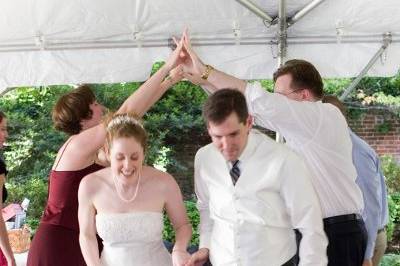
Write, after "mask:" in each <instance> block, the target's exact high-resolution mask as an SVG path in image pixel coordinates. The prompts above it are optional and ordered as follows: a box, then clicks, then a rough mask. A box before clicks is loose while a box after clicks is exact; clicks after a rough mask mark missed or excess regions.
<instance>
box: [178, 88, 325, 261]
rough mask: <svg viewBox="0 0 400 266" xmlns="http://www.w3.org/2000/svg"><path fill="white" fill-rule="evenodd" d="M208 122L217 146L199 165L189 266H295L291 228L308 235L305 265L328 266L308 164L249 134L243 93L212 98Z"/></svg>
mask: <svg viewBox="0 0 400 266" xmlns="http://www.w3.org/2000/svg"><path fill="white" fill-rule="evenodd" d="M203 117H204V119H205V122H206V124H207V128H208V133H209V135H210V136H211V139H212V143H211V144H209V145H207V146H205V147H203V148H201V149H200V150H199V151H198V152H197V154H196V157H195V191H196V195H197V198H198V202H197V205H198V209H199V211H200V225H199V232H200V246H199V248H200V249H199V251H197V252H196V253H194V254H193V255H192V257H191V259H190V260H189V262H188V263H187V264H186V265H187V266H197V265H203V263H204V262H205V261H206V260H207V259H208V258H210V260H211V263H212V264H213V265H214V266H218V265H230V266H236V265H237V266H238V265H242V266H250V265H251V266H258V265H259V266H264V265H271V266H280V265H285V266H288V265H296V264H295V263H296V262H295V253H296V241H295V234H294V231H293V228H297V229H298V230H300V232H301V233H302V234H303V240H302V241H301V245H300V265H326V264H327V258H326V246H327V239H326V236H325V233H324V230H323V225H322V215H321V209H320V205H319V203H318V199H317V197H316V194H315V191H314V189H313V187H312V185H311V182H310V180H309V172H308V170H307V168H306V167H305V164H304V162H303V160H302V159H301V158H300V157H298V156H297V155H296V154H295V153H294V152H292V151H290V150H289V149H288V148H286V147H285V146H284V145H282V144H279V143H275V142H274V141H273V140H271V139H270V138H268V137H266V136H265V135H263V134H261V133H259V132H257V131H254V130H251V127H252V117H251V116H249V113H248V110H247V106H246V100H245V98H244V96H243V94H242V93H240V92H239V91H235V90H231V89H223V90H219V91H217V92H216V93H214V94H213V95H212V96H210V97H209V98H208V100H207V101H206V103H205V105H204V109H203Z"/></svg>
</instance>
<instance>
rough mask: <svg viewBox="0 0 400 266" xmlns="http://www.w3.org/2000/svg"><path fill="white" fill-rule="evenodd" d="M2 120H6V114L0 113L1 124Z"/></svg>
mask: <svg viewBox="0 0 400 266" xmlns="http://www.w3.org/2000/svg"><path fill="white" fill-rule="evenodd" d="M4 118H7V116H6V114H5V113H3V112H2V111H0V123H1V122H3V119H4Z"/></svg>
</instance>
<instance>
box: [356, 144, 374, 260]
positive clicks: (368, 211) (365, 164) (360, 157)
mask: <svg viewBox="0 0 400 266" xmlns="http://www.w3.org/2000/svg"><path fill="white" fill-rule="evenodd" d="M377 160H378V158H376V157H375V156H372V154H366V153H361V152H357V150H355V151H354V153H353V163H354V165H355V166H356V169H357V179H356V183H357V184H358V185H359V187H360V189H361V191H362V194H363V198H364V205H365V207H364V210H363V213H362V216H363V219H364V222H365V227H366V229H367V234H368V242H367V249H366V251H365V256H364V258H365V259H371V258H372V256H373V253H374V248H375V240H376V236H377V234H378V229H379V228H378V227H379V222H380V217H381V216H380V208H381V207H380V198H381V191H380V179H379V178H380V176H379V175H380V172H379V164H378V163H377Z"/></svg>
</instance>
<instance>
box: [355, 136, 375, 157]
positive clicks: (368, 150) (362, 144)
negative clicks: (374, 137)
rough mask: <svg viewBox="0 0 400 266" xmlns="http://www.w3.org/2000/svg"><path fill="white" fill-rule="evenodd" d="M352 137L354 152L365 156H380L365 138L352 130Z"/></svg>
mask: <svg viewBox="0 0 400 266" xmlns="http://www.w3.org/2000/svg"><path fill="white" fill-rule="evenodd" d="M350 139H351V142H352V144H353V153H356V154H358V155H363V156H364V157H371V158H375V157H378V155H377V154H376V152H375V150H374V149H373V148H372V147H371V146H370V145H369V144H368V143H367V142H366V141H365V140H363V139H362V138H361V137H360V136H358V135H357V134H355V133H354V132H352V131H350ZM356 159H357V158H356Z"/></svg>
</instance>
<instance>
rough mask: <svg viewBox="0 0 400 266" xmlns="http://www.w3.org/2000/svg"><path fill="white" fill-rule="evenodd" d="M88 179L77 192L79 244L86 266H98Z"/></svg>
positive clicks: (85, 179) (91, 192)
mask: <svg viewBox="0 0 400 266" xmlns="http://www.w3.org/2000/svg"><path fill="white" fill-rule="evenodd" d="M88 178H90V176H88V177H85V178H84V179H83V180H82V182H81V184H80V186H79V191H78V201H79V209H78V220H79V244H80V246H81V250H82V255H83V257H84V259H85V262H86V264H87V265H88V266H100V265H101V263H100V258H99V257H100V256H99V249H98V244H97V238H96V222H95V214H96V210H95V208H94V206H93V202H92V196H93V189H92V184H90V183H91V182H90V180H89V182H88ZM91 181H93V180H91Z"/></svg>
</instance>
